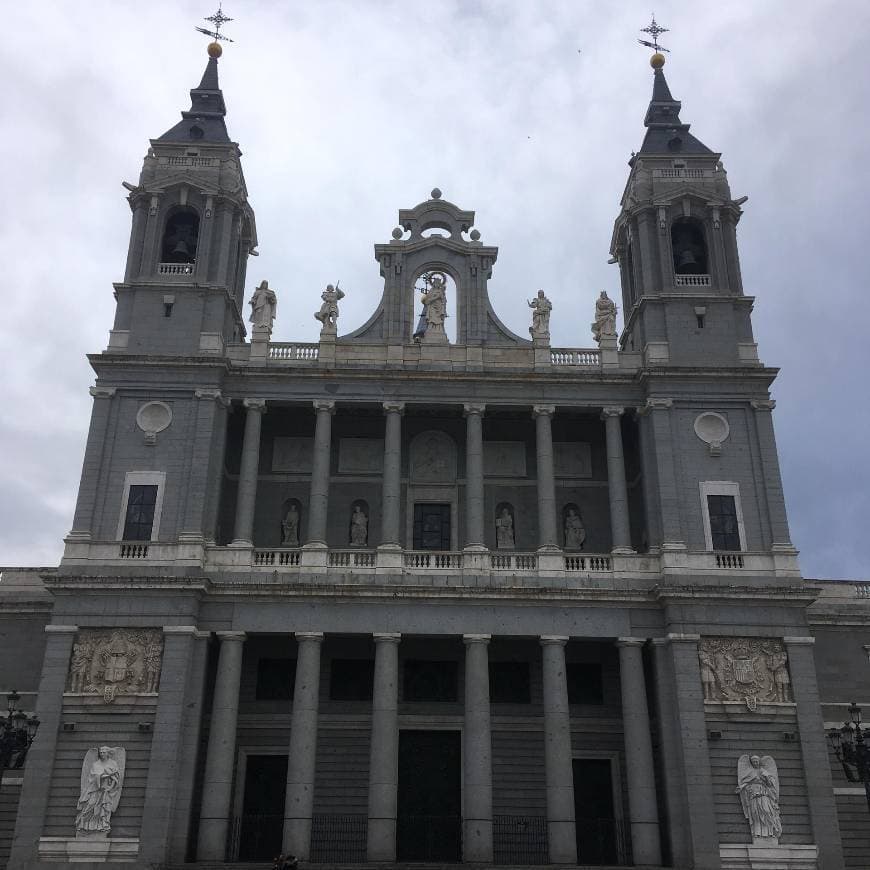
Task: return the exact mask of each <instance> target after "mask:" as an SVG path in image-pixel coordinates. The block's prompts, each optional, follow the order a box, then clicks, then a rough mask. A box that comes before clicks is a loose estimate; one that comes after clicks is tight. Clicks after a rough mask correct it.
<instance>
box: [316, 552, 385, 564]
mask: <svg viewBox="0 0 870 870" xmlns="http://www.w3.org/2000/svg"><path fill="white" fill-rule="evenodd" d="M326 564H327V566H328V567H330V568H374V567H376V565H377V553H375V551H374V550H330V551H329V556H328V557H327V562H326Z"/></svg>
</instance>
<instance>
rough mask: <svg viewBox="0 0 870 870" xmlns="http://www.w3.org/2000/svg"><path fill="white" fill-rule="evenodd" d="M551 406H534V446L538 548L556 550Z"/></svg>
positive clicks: (552, 410)
mask: <svg viewBox="0 0 870 870" xmlns="http://www.w3.org/2000/svg"><path fill="white" fill-rule="evenodd" d="M555 413H556V408H555V406H554V405H535V406H534V408H532V416H533V417H534V418H535V434H536V439H535V446H536V451H537V457H538V466H537V467H538V548H539V549H541V550H554V549H558V546H559V545H558V538H557V537H556V479H555V472H554V469H553V429H552V423H551V421H552V417H553V414H555Z"/></svg>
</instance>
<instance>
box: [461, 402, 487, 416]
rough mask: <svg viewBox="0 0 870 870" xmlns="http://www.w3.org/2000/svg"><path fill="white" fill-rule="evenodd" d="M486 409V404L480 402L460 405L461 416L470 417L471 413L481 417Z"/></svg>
mask: <svg viewBox="0 0 870 870" xmlns="http://www.w3.org/2000/svg"><path fill="white" fill-rule="evenodd" d="M484 411H486V405H484V404H483V403H482V402H469V403H467V404H465V405H463V406H462V415H463V417H470V416H471V415H472V414H479V415H480V416H481V417H482V416H483V414H484Z"/></svg>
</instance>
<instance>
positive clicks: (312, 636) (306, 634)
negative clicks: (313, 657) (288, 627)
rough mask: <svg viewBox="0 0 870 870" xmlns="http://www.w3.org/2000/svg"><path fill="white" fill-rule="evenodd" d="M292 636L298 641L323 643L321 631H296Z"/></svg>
mask: <svg viewBox="0 0 870 870" xmlns="http://www.w3.org/2000/svg"><path fill="white" fill-rule="evenodd" d="M293 636H294V637H295V638H296V640H298V641H303V640H310V641H314V642H315V643H323V632H322V631H297V632H294V633H293Z"/></svg>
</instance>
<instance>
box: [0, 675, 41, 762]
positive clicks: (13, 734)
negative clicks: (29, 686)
mask: <svg viewBox="0 0 870 870" xmlns="http://www.w3.org/2000/svg"><path fill="white" fill-rule="evenodd" d="M20 700H21V695H19V694H18V692H16V691H15V689H13V690H12V691H11V692H10V693H9V694H8V695H7V696H6V702H7V705H8V708H9V712H8V713H7V714H6V716H5V717H4V718H2V719H0V774H2V773H3V771H4V770H6V769H9V770H16V769H17V768H19V767H21V765H23V764H24V759H25V758H26V757H27V751H28V750H29V749H30V745H31V744H32V743H33V738H34V737H36V732H37V731H38V730H39V719H37V718H36V716H35V715H34V716H31V717H30V718H28V717H27V714H26V713H23V712H22V711H21V710H19V709H18V702H19V701H20Z"/></svg>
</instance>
